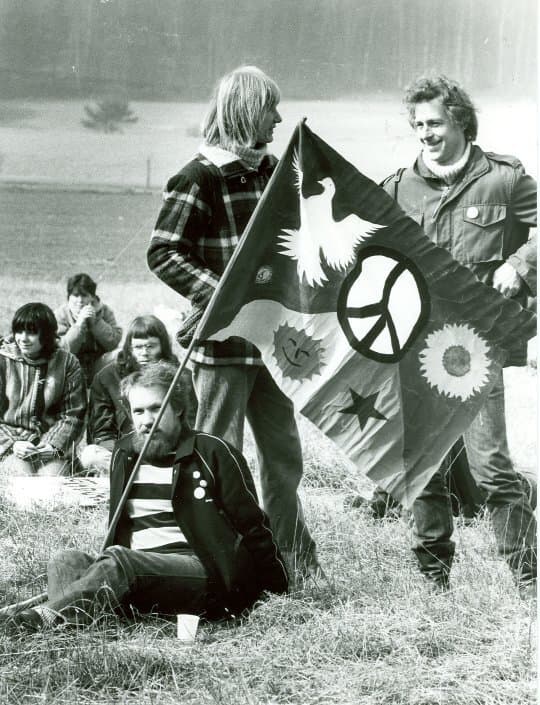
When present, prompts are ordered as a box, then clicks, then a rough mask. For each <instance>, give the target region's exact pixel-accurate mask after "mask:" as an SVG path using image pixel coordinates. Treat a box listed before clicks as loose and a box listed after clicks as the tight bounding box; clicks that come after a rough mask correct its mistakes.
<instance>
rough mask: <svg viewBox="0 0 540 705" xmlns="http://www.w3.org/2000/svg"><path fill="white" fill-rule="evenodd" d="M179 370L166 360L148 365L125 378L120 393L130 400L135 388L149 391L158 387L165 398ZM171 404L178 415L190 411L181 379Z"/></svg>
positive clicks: (173, 391)
mask: <svg viewBox="0 0 540 705" xmlns="http://www.w3.org/2000/svg"><path fill="white" fill-rule="evenodd" d="M177 369H178V366H177V365H174V364H173V363H171V362H166V361H165V360H159V361H158V362H154V363H152V364H151V365H147V366H146V367H144V368H143V369H141V370H136V371H135V372H132V373H131V374H129V375H128V376H127V377H124V379H123V380H122V381H121V383H120V391H121V393H122V396H123V397H125V398H126V399H128V397H129V393H130V391H131V390H132V389H133V387H144V388H147V389H148V388H150V387H158V388H159V389H161V390H162V391H163V397H165V395H166V394H167V392H168V391H169V388H170V387H171V385H172V383H173V381H174V377H175V375H176V371H177ZM169 404H170V405H171V406H172V408H173V411H174V412H175V413H177V414H179V413H181V412H183V411H187V410H188V409H189V396H188V390H187V389H186V386H185V385H184V384H183V383H182V379H181V378H180V379H178V380H177V381H176V382H175V384H174V387H173V390H172V393H171V396H170V399H169Z"/></svg>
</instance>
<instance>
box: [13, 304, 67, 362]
mask: <svg viewBox="0 0 540 705" xmlns="http://www.w3.org/2000/svg"><path fill="white" fill-rule="evenodd" d="M57 330H58V323H57V322H56V318H55V316H54V313H53V312H52V310H51V309H50V308H49V307H48V306H47V305H46V304H41V303H38V302H32V303H29V304H24V306H21V307H20V308H18V309H17V310H16V311H15V315H14V316H13V320H12V321H11V332H12V333H13V335H15V333H22V332H23V331H27V332H28V333H37V335H38V336H39V342H40V343H41V353H40V354H41V355H42V356H43V357H46V358H49V357H51V355H52V354H53V352H54V351H55V350H56V347H57V344H56V332H57Z"/></svg>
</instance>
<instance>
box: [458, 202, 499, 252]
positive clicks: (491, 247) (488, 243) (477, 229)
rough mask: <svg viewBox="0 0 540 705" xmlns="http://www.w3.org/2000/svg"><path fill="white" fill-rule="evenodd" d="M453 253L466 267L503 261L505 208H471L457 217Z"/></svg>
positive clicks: (459, 213)
mask: <svg viewBox="0 0 540 705" xmlns="http://www.w3.org/2000/svg"><path fill="white" fill-rule="evenodd" d="M455 217H456V220H455V222H454V227H455V237H454V250H455V255H454V256H457V259H458V260H459V261H460V262H462V263H463V264H473V263H476V262H492V261H496V260H503V259H504V225H505V220H506V206H505V205H502V204H499V203H495V204H478V205H469V206H465V207H463V208H461V209H460V210H459V211H457V212H456V214H455Z"/></svg>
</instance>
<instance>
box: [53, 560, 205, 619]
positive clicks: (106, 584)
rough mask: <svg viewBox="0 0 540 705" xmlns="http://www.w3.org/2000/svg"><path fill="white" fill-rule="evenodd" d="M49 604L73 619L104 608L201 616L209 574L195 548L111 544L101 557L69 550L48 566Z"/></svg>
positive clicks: (90, 617)
mask: <svg viewBox="0 0 540 705" xmlns="http://www.w3.org/2000/svg"><path fill="white" fill-rule="evenodd" d="M48 582H49V586H48V587H49V592H48V595H49V597H48V600H47V602H45V603H44V606H45V607H49V608H50V609H52V610H54V611H55V612H60V613H61V614H62V616H63V617H64V618H65V619H66V620H67V621H68V622H78V623H81V622H82V623H84V622H88V621H91V620H92V619H94V618H95V617H97V616H99V614H101V613H102V612H103V611H104V610H107V609H110V610H115V611H116V610H126V609H127V610H129V609H130V608H132V607H133V608H135V609H137V610H138V611H139V612H151V611H155V612H159V613H161V614H179V613H182V614H201V613H203V612H204V610H205V607H206V600H207V576H206V572H205V570H204V568H203V566H202V564H201V562H200V560H199V559H198V558H197V557H196V556H195V554H194V553H193V552H192V551H189V550H186V551H184V552H178V553H153V552H151V551H133V550H131V549H129V548H124V547H123V546H110V547H109V548H107V549H106V550H105V551H103V553H101V554H100V555H99V556H98V557H97V558H93V557H92V556H89V555H88V554H87V553H82V552H81V551H64V552H63V553H60V554H59V555H57V556H55V557H54V558H53V559H52V560H51V561H50V563H49V567H48Z"/></svg>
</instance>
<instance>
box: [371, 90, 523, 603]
mask: <svg viewBox="0 0 540 705" xmlns="http://www.w3.org/2000/svg"><path fill="white" fill-rule="evenodd" d="M405 105H406V107H407V109H408V113H409V122H410V124H411V126H412V127H413V129H414V130H415V132H416V135H417V137H418V139H419V141H420V144H421V153H420V155H419V156H418V158H417V159H416V161H415V163H414V165H413V166H411V167H409V168H407V169H400V170H399V171H398V172H397V173H396V174H395V175H393V176H391V177H389V178H388V179H387V180H386V181H385V183H384V184H383V185H384V188H385V190H386V191H387V192H388V193H389V194H390V195H391V196H393V197H394V198H395V199H396V200H397V201H398V203H399V205H400V206H401V207H402V208H403V210H404V211H405V212H406V213H407V214H408V215H409V216H410V217H411V218H413V219H414V220H416V221H417V222H418V223H419V224H420V225H421V226H422V227H423V229H424V232H425V233H426V235H427V236H428V237H429V238H430V239H431V240H432V241H433V242H435V244H437V245H438V246H440V247H444V248H445V249H447V250H449V252H450V253H451V254H452V256H453V257H454V259H456V260H457V261H458V262H460V263H461V264H463V265H465V266H466V267H468V268H469V269H470V270H471V271H472V272H473V273H474V274H475V275H476V276H477V277H478V279H480V281H482V282H484V283H485V284H488V285H489V286H492V287H494V288H495V289H497V290H498V291H500V292H501V293H502V294H503V295H505V296H508V297H513V298H516V299H517V300H518V301H520V302H521V303H522V304H524V305H525V304H526V301H527V298H528V297H530V296H531V295H533V296H534V295H535V294H536V281H535V274H536V256H535V255H536V249H535V248H534V247H533V246H532V245H531V243H530V241H529V240H528V237H529V228H531V227H536V183H535V181H534V179H532V178H531V177H530V176H528V175H527V174H526V173H525V170H524V168H523V166H522V164H521V162H520V161H519V160H518V159H516V158H515V157H512V156H505V155H501V154H494V153H492V152H483V151H482V150H481V149H480V147H478V146H477V145H475V144H473V142H474V140H475V139H476V134H477V129H478V122H477V118H476V112H475V109H474V106H473V104H472V102H471V100H470V98H469V96H468V95H467V93H466V92H465V91H464V90H463V89H462V88H461V87H460V86H459V85H458V84H457V83H455V82H454V81H450V80H448V79H447V78H445V77H444V76H440V77H437V78H421V79H418V80H417V81H416V82H415V83H414V84H413V85H412V86H411V87H410V88H409V89H408V90H407V93H406V95H405ZM525 363H526V341H524V340H517V341H516V345H515V349H514V351H513V353H512V355H511V356H510V357H509V359H508V360H507V364H508V365H524V364H525ZM456 374H457V373H456ZM464 441H465V447H466V450H467V457H468V459H469V463H470V470H471V474H472V475H473V478H474V479H475V481H476V483H477V485H478V487H479V488H480V490H481V491H482V492H483V493H485V495H486V505H487V507H488V509H489V511H490V514H491V518H492V523H493V528H494V531H495V536H496V539H497V544H498V549H499V553H500V554H501V555H502V556H504V558H505V559H506V560H507V562H508V564H509V565H510V568H511V570H512V572H513V574H514V577H515V579H516V582H517V584H518V586H519V587H520V591H521V592H522V594H533V590H534V587H535V581H536V520H535V517H534V514H533V512H532V509H531V505H530V503H529V500H528V498H527V496H526V494H525V492H524V490H523V487H522V484H521V483H520V481H519V479H518V477H517V475H516V472H515V471H514V468H513V466H512V461H511V459H510V454H509V450H508V443H507V439H506V426H505V411H504V385H503V378H502V374H501V376H500V378H499V379H498V380H497V382H496V383H495V386H494V387H493V389H492V391H491V392H490V394H489V396H488V399H487V401H486V404H485V406H484V407H483V408H482V409H481V410H480V413H479V414H478V416H477V417H476V419H475V420H474V421H473V423H472V424H471V426H470V428H469V429H468V430H467V432H466V433H465V434H464ZM413 514H414V520H415V544H414V551H415V553H416V556H417V558H418V561H419V563H420V568H421V570H422V571H423V573H424V574H425V575H426V576H427V577H428V578H430V579H431V580H433V581H434V582H435V583H436V584H438V585H440V586H441V587H446V586H447V584H448V578H449V573H450V566H451V564H452V558H453V555H454V542H453V541H452V540H451V536H452V528H453V527H452V513H451V507H450V502H449V495H448V489H447V488H446V487H445V485H444V479H443V476H442V472H439V473H437V474H436V475H435V476H434V477H433V479H432V480H431V481H430V482H429V484H428V485H427V487H426V488H425V490H424V491H423V492H422V494H421V495H420V496H419V497H418V499H417V500H416V501H415V502H414V505H413Z"/></svg>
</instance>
